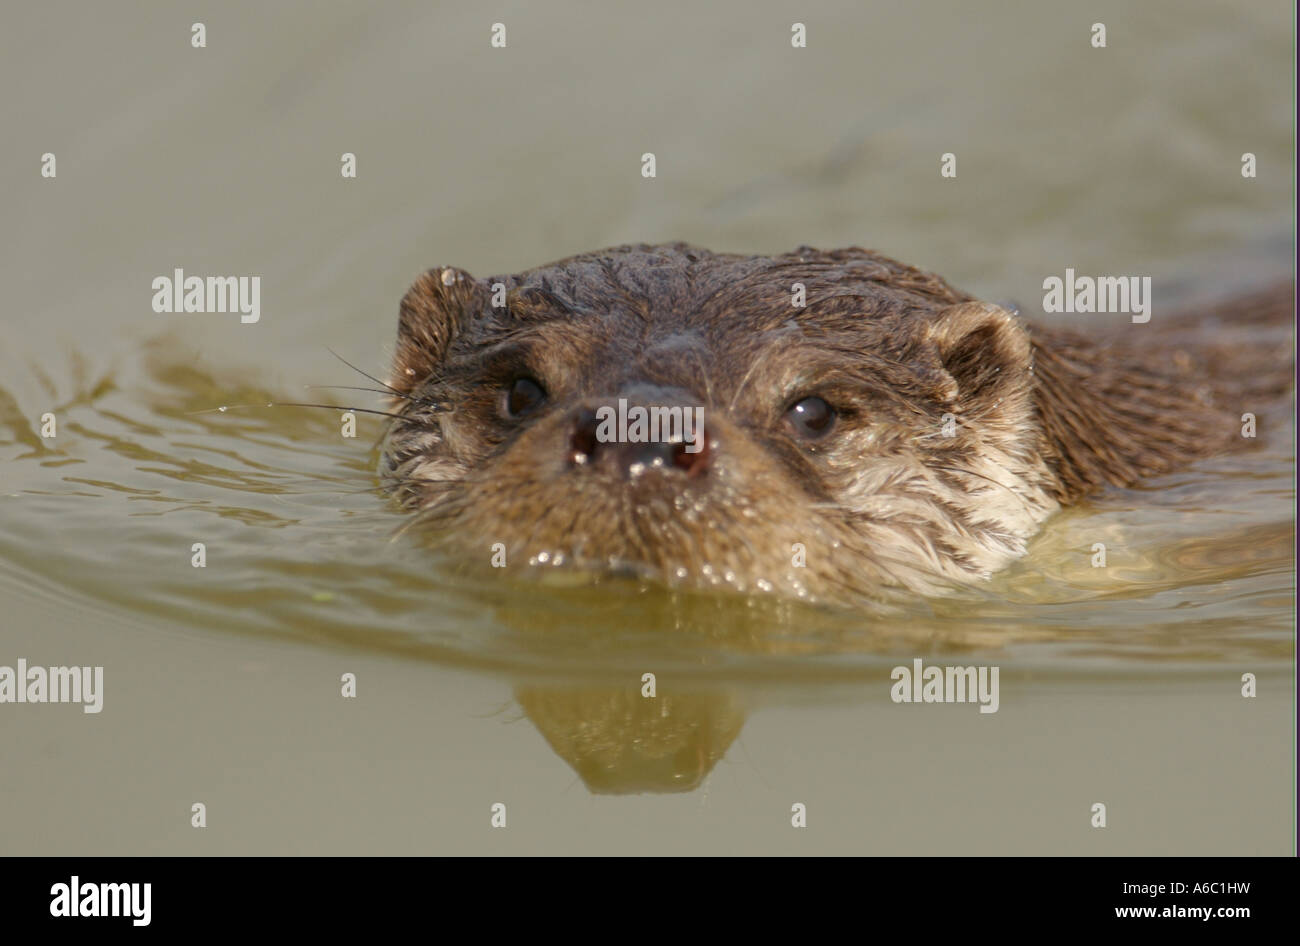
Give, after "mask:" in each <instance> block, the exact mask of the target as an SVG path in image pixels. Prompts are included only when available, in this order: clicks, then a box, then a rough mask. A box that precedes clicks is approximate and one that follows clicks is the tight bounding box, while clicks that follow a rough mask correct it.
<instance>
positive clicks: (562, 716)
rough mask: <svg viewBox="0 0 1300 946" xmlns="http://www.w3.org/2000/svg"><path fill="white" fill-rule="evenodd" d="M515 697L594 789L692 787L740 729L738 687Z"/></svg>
mask: <svg viewBox="0 0 1300 946" xmlns="http://www.w3.org/2000/svg"><path fill="white" fill-rule="evenodd" d="M515 699H517V700H518V701H519V704H520V705H521V706H522V707H523V708H524V712H525V713H526V714H527V715H528V718H529V719H531V720H532V721H533V724H534V725H536V726H537V728H538V730H540V731H541V733H542V735H543V736H545V737H546V741H547V742H548V743H550V744H551V748H552V749H554V750H555V751H556V753H558V754H559V756H560V757H561V758H562V759H564V761H565V762H567V763H569V765H571V766H573V769H574V771H576V772H577V773H578V775H580V776H581V777H582V781H583V782H584V783H585V784H586V786H587V788H588V789H590V790H591V791H593V792H597V793H600V794H611V795H626V794H631V793H634V792H689V791H691V790H693V789H695V788H696V787H698V786H699V784H700V783H701V782H702V781H703V780H704V778H705V776H707V775H708V774H709V772H710V771H712V769H713V766H714V765H715V764H716V763H717V761H718V760H719V759H721V758H722V757H723V756H724V755H725V754H726V752H727V748H728V747H729V746H730V745H731V743H732V741H733V740H734V739H735V738H736V736H738V735H739V734H740V730H741V727H742V726H743V725H744V723H745V714H744V711H743V710H742V708H741V706H740V699H739V696H738V694H737V693H736V691H735V690H732V689H701V690H686V691H678V690H674V691H673V692H672V693H665V692H661V693H658V694H657V695H656V696H654V697H646V696H643V695H642V692H641V689H640V683H639V681H635V680H634V681H633V682H632V683H630V684H628V685H625V686H621V687H619V686H608V687H597V686H589V685H588V686H572V687H563V686H520V687H518V688H517V689H516V690H515Z"/></svg>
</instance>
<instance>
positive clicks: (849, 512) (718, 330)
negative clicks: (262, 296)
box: [384, 244, 1056, 599]
mask: <svg viewBox="0 0 1300 946" xmlns="http://www.w3.org/2000/svg"><path fill="white" fill-rule="evenodd" d="M1032 371H1033V367H1032V364H1031V348H1030V344H1029V340H1028V338H1027V336H1026V334H1025V331H1024V330H1023V329H1022V327H1021V326H1020V325H1019V324H1018V323H1017V322H1016V320H1015V318H1014V317H1013V316H1012V315H1011V314H1009V313H1008V312H1007V311H1005V310H1003V309H1001V308H998V307H997V306H993V305H988V304H985V303H981V302H977V301H974V300H972V299H971V298H970V297H968V296H965V295H963V294H961V293H959V292H957V291H955V290H953V289H952V288H951V287H949V286H948V285H947V284H945V283H944V282H943V281H942V280H940V279H938V278H937V277H935V276H932V275H929V274H927V273H923V272H921V271H919V270H916V269H914V268H912V267H908V266H904V265H902V264H899V263H897V262H895V261H893V260H890V259H887V258H885V257H882V256H879V255H877V254H875V253H872V252H869V251H866V250H859V249H852V250H841V251H834V252H821V251H817V250H813V249H810V248H802V249H800V250H797V251H795V252H793V253H789V254H786V255H784V256H780V257H774V258H772V257H741V256H730V255H719V254H713V253H709V252H707V251H704V250H699V249H695V248H692V247H689V246H685V245H682V244H674V245H669V246H635V247H619V248H616V249H611V250H606V251H602V252H597V253H591V254H585V255H582V256H577V257H573V258H571V259H567V260H563V261H561V262H558V263H554V264H552V265H549V266H544V267H541V268H538V269H535V270H531V271H529V272H525V273H520V274H517V275H513V276H500V277H492V278H488V279H481V280H480V279H475V278H473V277H472V276H470V275H469V274H468V273H465V272H463V271H461V270H457V269H435V270H431V271H430V272H428V273H426V274H425V275H424V276H422V277H421V278H420V279H419V280H417V281H416V283H415V285H414V286H412V287H411V289H410V291H409V292H408V293H407V294H406V297H405V298H404V299H403V301H402V305H401V317H400V324H399V330H398V341H397V353H396V359H395V364H394V369H393V373H392V377H391V386H392V388H393V389H394V391H395V394H396V396H395V397H394V407H393V410H394V411H396V412H397V413H399V414H400V415H401V417H400V419H398V420H395V421H394V422H393V423H392V426H391V428H390V430H389V433H388V436H387V439H386V442H385V447H384V457H385V460H384V468H385V474H386V477H387V481H388V482H389V484H390V485H391V487H392V489H393V490H394V492H395V494H396V495H397V496H398V497H399V498H400V499H401V500H402V501H403V502H404V503H405V504H406V505H408V506H409V507H410V508H411V509H413V510H414V511H415V512H416V515H417V516H418V517H419V520H420V522H419V525H420V529H421V531H422V534H424V535H426V536H429V537H431V538H434V537H436V538H437V539H439V540H442V541H446V542H451V543H454V544H456V545H458V546H460V547H462V548H464V549H465V550H466V552H467V553H468V554H469V555H472V556H473V557H475V558H481V560H482V561H483V562H485V563H486V562H487V561H488V559H489V557H490V555H491V552H490V551H489V550H490V549H491V548H492V547H493V546H494V545H495V544H497V543H500V544H501V546H503V547H504V549H505V551H506V560H507V563H508V565H509V566H511V567H515V566H521V567H525V568H534V569H543V568H545V569H551V568H574V569H581V570H590V571H597V572H603V573H608V572H620V573H631V574H636V575H640V576H644V577H647V578H650V579H653V580H656V581H661V582H664V583H667V584H670V585H686V586H694V587H708V586H727V587H731V588H735V589H737V590H742V591H775V592H778V593H783V594H789V595H795V596H799V597H812V598H821V599H824V598H845V597H859V596H866V597H881V596H886V595H888V593H889V592H890V590H891V589H892V590H898V589H905V590H908V591H919V592H935V591H939V590H941V589H942V588H944V587H946V586H950V585H951V584H952V583H954V582H957V583H961V582H969V581H972V580H977V579H981V578H984V577H987V576H988V575H989V574H990V573H991V572H992V571H993V570H995V569H997V568H999V567H1000V566H1002V565H1004V564H1005V563H1007V562H1008V561H1009V560H1010V559H1012V558H1014V557H1015V556H1017V555H1019V554H1021V553H1022V552H1023V549H1024V544H1025V541H1026V539H1027V538H1028V537H1029V536H1030V535H1032V534H1033V533H1034V532H1035V531H1036V530H1037V527H1038V524H1039V523H1040V522H1041V521H1042V520H1043V519H1044V518H1045V517H1046V516H1047V515H1048V514H1049V513H1050V512H1051V510H1052V509H1054V508H1055V506H1056V503H1055V500H1054V499H1053V498H1052V497H1051V495H1050V492H1049V490H1048V488H1047V487H1046V484H1047V482H1048V480H1049V474H1048V472H1047V470H1046V469H1045V467H1044V465H1043V461H1042V459H1041V454H1042V450H1041V444H1040V442H1039V437H1038V434H1037V422H1036V418H1035V414H1034V404H1033V385H1032V383H1031V381H1032V377H1033V375H1032ZM637 409H640V411H638V410H637ZM637 417H640V418H642V421H643V424H642V425H641V426H638V424H637V421H636V418H637ZM654 418H657V419H658V421H659V423H658V429H657V430H655V429H654V420H653V419H654ZM674 418H681V420H680V421H675V420H674ZM652 434H653V435H654V436H651V435H652Z"/></svg>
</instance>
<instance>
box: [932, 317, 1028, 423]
mask: <svg viewBox="0 0 1300 946" xmlns="http://www.w3.org/2000/svg"><path fill="white" fill-rule="evenodd" d="M929 338H930V341H931V342H932V343H933V344H934V346H935V348H936V350H937V351H938V354H939V361H940V363H941V364H942V365H943V373H944V375H945V376H946V378H947V380H948V381H949V383H948V384H946V385H942V386H940V390H939V391H938V392H937V393H938V394H939V396H940V399H941V400H945V401H951V402H955V403H957V404H960V405H961V406H962V407H963V408H964V409H971V408H974V407H977V406H980V405H987V406H989V407H992V406H993V405H998V404H999V402H1005V401H1007V400H1008V399H1010V400H1011V401H1014V402H1022V403H1002V404H1001V406H1002V407H1004V408H1014V407H1016V406H1028V404H1029V403H1030V384H1029V382H1030V379H1031V378H1032V374H1031V372H1032V370H1033V367H1032V366H1033V354H1032V348H1031V346H1030V343H1029V334H1028V333H1027V332H1026V331H1025V330H1024V328H1023V327H1022V326H1021V325H1020V323H1019V322H1018V321H1016V317H1015V316H1014V315H1012V314H1011V313H1010V312H1008V311H1007V310H1006V309H1003V308H1001V307H999V306H996V305H993V304H991V303H987V302H962V303H959V304H957V305H952V306H949V307H948V308H946V309H944V310H943V311H941V312H940V313H939V315H938V316H937V317H936V318H935V320H934V321H933V322H931V323H930V327H929Z"/></svg>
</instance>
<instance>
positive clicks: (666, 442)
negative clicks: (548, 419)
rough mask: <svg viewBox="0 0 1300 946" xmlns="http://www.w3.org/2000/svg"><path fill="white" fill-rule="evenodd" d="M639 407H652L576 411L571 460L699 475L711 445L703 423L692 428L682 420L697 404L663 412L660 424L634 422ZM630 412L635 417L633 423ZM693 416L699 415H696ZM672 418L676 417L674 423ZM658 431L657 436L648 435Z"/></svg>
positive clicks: (629, 472)
mask: <svg viewBox="0 0 1300 946" xmlns="http://www.w3.org/2000/svg"><path fill="white" fill-rule="evenodd" d="M638 410H641V411H646V412H649V411H650V410H651V408H649V407H646V406H644V405H633V406H632V407H630V408H626V409H623V408H621V407H619V408H616V407H614V406H613V405H610V406H608V407H604V406H602V408H591V407H582V408H579V409H578V410H576V411H574V413H573V415H572V416H571V417H570V419H569V442H568V450H569V462H570V463H572V464H573V465H575V466H601V467H604V468H606V469H609V470H612V471H616V472H618V473H620V474H622V475H623V476H629V477H632V476H640V475H641V474H642V473H645V472H647V471H649V470H661V471H676V472H680V473H685V474H687V475H689V476H699V475H701V474H703V473H704V472H705V471H706V470H707V469H708V468H709V465H710V463H711V462H712V459H713V458H712V453H713V449H712V447H711V445H710V443H709V437H708V434H707V432H706V430H705V428H704V425H703V423H692V424H690V425H689V427H687V426H685V425H683V424H682V423H681V418H682V417H683V416H684V415H685V413H686V411H692V410H698V409H697V408H682V409H679V410H678V411H677V412H676V414H672V413H667V412H665V413H664V414H663V415H660V416H659V417H657V418H656V419H657V420H659V421H662V423H658V424H655V425H654V426H653V427H652V426H651V425H650V424H649V423H648V422H647V423H646V424H645V425H644V426H638V425H637V424H636V423H635V417H636V414H635V412H636V411H638ZM629 415H630V416H631V417H632V418H633V419H634V421H633V423H630V424H629V423H627V418H628V417H629ZM643 416H648V414H647V415H643ZM692 416H693V417H694V418H697V419H698V415H692ZM674 417H675V418H676V419H677V422H676V423H670V421H671V420H672V419H673V418H674ZM620 420H622V421H623V422H622V423H620ZM674 427H676V428H677V429H673V428H674ZM655 428H657V430H656V429H655ZM664 428H668V429H664ZM656 435H657V439H650V438H651V437H652V436H656Z"/></svg>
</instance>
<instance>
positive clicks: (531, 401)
mask: <svg viewBox="0 0 1300 946" xmlns="http://www.w3.org/2000/svg"><path fill="white" fill-rule="evenodd" d="M545 400H546V392H545V391H543V390H542V386H541V385H540V384H538V383H537V382H536V381H534V380H533V379H532V378H515V380H514V381H513V382H511V384H510V387H509V388H507V389H506V398H505V409H506V415H507V416H509V417H520V416H522V415H524V414H527V413H528V412H529V411H531V410H533V409H534V408H535V407H538V406H540V405H541V404H542V402H544V401H545Z"/></svg>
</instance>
